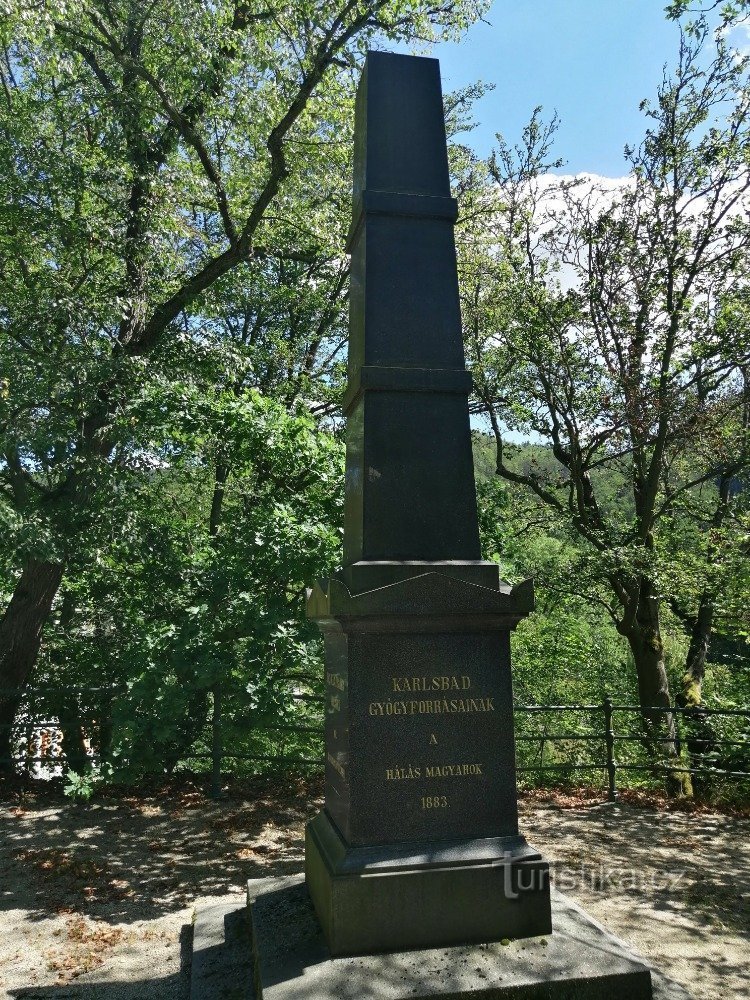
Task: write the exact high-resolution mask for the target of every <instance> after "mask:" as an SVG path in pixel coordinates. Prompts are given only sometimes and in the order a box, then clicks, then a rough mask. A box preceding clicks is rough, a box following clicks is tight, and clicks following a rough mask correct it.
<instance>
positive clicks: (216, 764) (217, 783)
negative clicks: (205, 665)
mask: <svg viewBox="0 0 750 1000" xmlns="http://www.w3.org/2000/svg"><path fill="white" fill-rule="evenodd" d="M213 696H214V711H213V715H212V716H211V761H212V767H211V798H212V799H219V798H221V758H222V750H223V746H222V739H221V684H220V683H219V682H218V681H217V682H216V684H214V686H213Z"/></svg>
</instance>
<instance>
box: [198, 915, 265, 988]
mask: <svg viewBox="0 0 750 1000" xmlns="http://www.w3.org/2000/svg"><path fill="white" fill-rule="evenodd" d="M190 1000H255V991H254V989H253V963H252V953H251V948H250V934H249V927H248V913H247V906H246V905H244V904H243V903H242V902H238V900H237V896H236V895H235V896H230V897H228V898H227V900H226V902H222V903H213V904H211V905H207V906H201V907H199V908H198V910H197V912H196V915H195V923H194V925H193V957H192V963H191V966H190Z"/></svg>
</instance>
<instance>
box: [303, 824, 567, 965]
mask: <svg viewBox="0 0 750 1000" xmlns="http://www.w3.org/2000/svg"><path fill="white" fill-rule="evenodd" d="M305 881H306V883H307V888H308V891H309V893H310V896H311V898H312V901H313V905H314V907H315V912H316V913H317V916H318V920H319V921H320V923H321V926H322V928H323V933H324V934H325V938H326V942H327V944H328V949H329V951H330V952H331V954H332V955H335V956H339V955H361V954H363V953H366V954H373V953H374V952H380V951H409V950H411V949H414V948H436V947H451V946H452V945H455V944H468V943H470V942H477V943H480V942H482V943H483V942H486V941H501V940H502V939H503V938H522V937H523V938H526V937H537V936H539V935H542V934H549V933H550V931H551V929H552V925H551V922H550V920H551V918H550V885H549V865H548V864H547V862H546V861H545V860H544V859H543V858H542V856H541V855H540V854H539V853H538V852H537V851H535V850H534V849H533V848H532V847H530V846H529V845H528V844H527V843H526V841H525V839H524V838H523V837H521V836H518V835H516V836H512V837H497V838H491V839H483V840H464V841H452V842H445V843H441V844H436V843H421V844H420V843H404V844H394V845H384V846H379V847H351V846H349V845H347V844H346V843H345V842H344V841H343V839H342V838H341V836H340V834H339V833H338V831H337V830H336V827H335V826H334V824H333V823H332V822H331V820H330V819H329V818H328V815H327V813H326V812H325V811H324V812H321V813H318V815H317V816H316V817H315V818H314V819H313V820H311V821H310V822H309V823H308V824H307V828H306V830H305Z"/></svg>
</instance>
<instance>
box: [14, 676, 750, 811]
mask: <svg viewBox="0 0 750 1000" xmlns="http://www.w3.org/2000/svg"><path fill="white" fill-rule="evenodd" d="M75 691H78V692H79V693H80V694H81V695H83V696H87V698H88V700H89V703H90V704H91V699H90V696H92V695H97V696H103V699H102V701H101V704H106V705H107V706H108V707H111V705H112V702H113V700H114V699H115V698H126V697H127V692H125V691H124V690H123V689H122V688H83V687H82V688H78V689H71V688H66V689H65V693H66V694H67V695H68V696H70V695H71V693H74V692H75ZM0 693H5V692H0ZM53 693H54V689H53V688H44V689H27V690H26V691H25V692H23V704H24V705H25V706H26V714H25V717H24V715H23V709H22V712H21V717H20V718H19V719H18V720H17V722H16V724H15V727H14V729H15V732H16V734H17V736H18V735H20V736H21V741H20V742H22V743H23V745H24V746H25V752H23V751H21V750H20V749H19V752H18V753H17V754H15V755H14V756H13V761H14V764H15V765H16V767H17V768H18V767H19V766H20V768H21V769H25V770H26V771H27V772H28V771H29V769H30V765H31V764H43V765H46V766H47V767H48V768H49V767H50V766H51V767H54V768H57V769H58V770H59V769H63V770H64V767H65V763H66V762H65V750H64V744H63V743H62V741H61V738H60V736H61V733H62V729H63V728H64V727H63V724H62V723H61V721H60V720H59V719H56V718H54V717H53V718H33V717H32V715H31V714H29V709H30V706H32V705H33V704H34V701H35V696H39V695H44V696H45V700H46V701H47V702H49V696H50V695H51V694H53ZM15 694H18V692H15ZM211 694H212V708H211V713H210V718H208V719H207V720H206V727H205V729H204V731H203V732H202V733H201V734H199V735H198V737H197V738H196V740H195V741H194V743H193V744H192V746H191V748H190V749H189V750H187V751H186V752H185V755H184V758H183V764H184V765H185V766H188V767H195V765H198V768H199V769H202V770H208V769H209V768H210V772H211V775H212V782H211V783H212V792H213V794H214V795H218V794H219V792H220V788H221V783H222V778H223V776H224V775H227V774H233V773H235V772H236V771H237V770H238V769H239V768H241V766H242V764H243V762H247V763H248V764H250V765H251V766H253V765H258V768H259V769H260V768H261V767H265V768H268V767H271V768H276V769H284V770H288V769H303V770H313V771H316V770H317V771H321V770H322V768H323V757H324V755H323V743H322V740H323V722H322V718H321V717H319V716H317V717H313V718H310V716H309V710H310V707H311V705H313V706H315V705H318V704H322V702H323V698H322V697H321V696H319V695H317V694H314V693H307V692H302V691H299V690H297V691H296V692H293V693H290V694H289V698H290V701H291V702H292V703H293V704H297V705H301V706H305V709H306V712H307V713H308V714H306V716H305V717H304V719H302V718H301V719H300V721H299V722H294V721H278V722H267V721H266V722H263V721H258V720H254V719H252V718H250V717H246V716H243V714H242V713H239V714H238V713H237V712H232V711H231V710H230V711H229V712H228V711H227V706H226V700H227V699H226V692H223V691H222V689H221V687H220V686H219V685H215V686H214V687H213V688H212V690H211ZM84 700H85V699H84ZM647 711H648V713H649V715H651V716H658V715H659V714H668V715H669V716H670V717H671V720H672V723H673V727H674V736H673V737H670V739H669V742H670V743H671V744H673V745H674V746H675V747H676V751H677V755H676V756H673V757H671V758H670V759H666V758H663V757H662V758H661V759H659V757H658V756H657V757H655V756H654V751H653V746H654V744H658V743H664V742H665V738H664V736H663V735H654V736H652V737H651V739H650V740H649V736H648V734H647V733H646V732H645V731H644V730H643V728H642V718H643V712H644V709H643V708H642V707H641V706H639V705H628V704H617V703H614V702H613V701H612V700H611V699H610V698H609V697H605V698H604V699H603V700H602V701H601V702H600V703H593V704H586V705H580V704H577V705H515V706H514V717H515V730H516V737H515V738H516V744H517V753H516V758H517V767H516V770H517V772H518V775H519V777H520V778H521V780H522V781H523V780H524V778H525V777H526V776H532V775H534V776H537V777H541V778H545V777H546V778H549V779H553V780H554V781H556V782H557V783H560V781H565V780H569V779H570V778H571V777H572V776H573V775H574V774H578V773H580V774H586V773H588V774H592V775H593V774H596V773H597V772H598V773H600V774H601V776H602V779H603V784H604V785H605V787H606V789H607V794H608V797H609V799H610V800H612V801H614V800H615V799H616V798H617V792H618V775H620V774H627V773H641V774H646V775H652V776H659V775H666V774H669V773H680V772H683V773H688V774H690V775H692V776H696V777H705V778H715V779H728V780H731V781H741V780H750V709H722V708H703V707H700V708H681V707H679V706H676V707H671V708H667V707H665V706H653V707H651V708H648V709H647ZM633 719H635V722H636V726H637V727H638V731H633V729H632V728H630V729H626V730H625V731H623V722H626V721H627V720H633ZM551 720H555V722H554V725H553V727H552V730H551V731H550V729H549V726H550V722H551ZM709 720H714V721H718V720H721V721H722V722H723V723H724V724H725V727H726V724H730V733H729V734H728V735H729V738H727V734H722V733H717V732H716V731H715V730H711V729H710V727H707V724H708V722H709ZM77 721H78V723H79V724H80V725H82V726H83V727H84V729H85V727H86V725H87V724H88V725H90V726H91V727H92V728H93V727H94V725H95V726H97V727H101V726H102V724H103V723H104V724H107V723H111V721H112V720H111V718H104V717H103V715H102V712H101V710H98V711H96V712H95V714H93V715H92V714H90V713H86V712H83V711H79V713H78V715H77ZM534 723H536V728H534V729H533V731H532V727H533V724H534ZM561 727H563V728H561ZM731 730H733V731H731ZM34 733H42V734H43V733H47V736H48V737H49V738H48V739H47V742H46V744H45V747H46V749H45V752H43V753H32V752H30V749H31V748H32V747H36V748H38V747H39V746H40V742H39V740H34V739H33V736H32V734H34ZM292 736H294V737H295V740H294V743H295V745H296V749H295V748H292V749H291V750H290V749H289V747H288V746H287V738H289V737H292ZM251 737H253V738H255V737H263V738H264V741H265V742H266V743H268V742H269V741H270V742H273V743H274V744H275V745H274V747H273V748H269V747H267V746H264V747H253V746H252V745H250V746H248V739H249V738H251ZM300 737H304V742H305V744H306V746H305V751H306V752H302V753H300V752H299V742H300V739H299V738H300ZM16 742H17V743H18V742H19V740H18V738H17V741H16ZM233 743H235V744H236V745H232V744H233ZM250 743H251V744H252V739H250ZM649 743H650V748H649ZM228 744H229V745H228ZM582 750H586V751H588V752H587V753H585V754H584V753H582ZM89 756H90V758H91V760H92V762H94V761H97V760H98V759H99V755H98V753H97V752H96V750H95V749H94V748H92V750H91V752H90V754H89ZM230 762H231V766H227V765H229V764H230ZM733 762H734V763H733ZM722 765H723V766H722Z"/></svg>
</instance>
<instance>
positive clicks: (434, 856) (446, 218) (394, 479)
mask: <svg viewBox="0 0 750 1000" xmlns="http://www.w3.org/2000/svg"><path fill="white" fill-rule="evenodd" d="M355 137H356V138H355V146H356V149H355V170H354V205H353V219H352V228H351V232H350V236H349V248H350V250H351V253H352V280H351V308H350V341H349V386H348V390H347V394H346V397H345V400H344V412H345V413H346V415H347V466H346V497H345V518H344V566H343V568H342V569H341V570H340V571H339V572H338V573H336V574H335V575H334V576H333V577H332V578H331V579H330V580H326V581H320V582H319V583H318V584H317V585H316V586H315V587H314V588H312V590H311V591H310V592H309V593H308V605H307V610H308V615H309V616H310V617H311V618H314V619H316V620H317V621H318V623H319V624H320V627H321V630H322V632H323V636H324V641H325V659H326V723H325V738H326V793H325V813H324V814H323V815H321V816H320V817H318V819H317V820H316V821H315V822H314V823H313V824H311V826H310V829H309V830H308V838H307V851H306V871H307V877H308V883H309V889H310V892H311V894H312V896H313V899H314V902H315V906H316V909H317V911H318V914H319V917H320V919H321V921H322V924H323V928H324V930H325V933H326V934H327V936H328V944H329V947H330V949H331V951H332V952H333V953H334V954H348V953H352V952H354V951H363V950H368V949H369V950H373V951H377V950H383V949H385V948H393V949H396V950H401V949H405V948H409V947H414V948H416V947H422V946H424V945H426V944H439V943H451V944H452V943H456V942H458V941H464V942H468V941H477V940H489V939H497V938H498V937H503V936H505V935H514V936H518V935H520V934H527V935H531V934H535V933H536V934H538V933H542V932H545V931H547V930H549V922H550V907H549V887H548V880H547V875H548V867H547V865H546V863H545V862H544V861H543V860H542V859H541V858H540V857H539V855H538V854H537V853H536V852H534V851H532V850H531V849H530V848H529V847H528V845H527V844H526V843H525V841H523V838H520V837H519V834H518V818H517V809H516V776H515V746H514V739H513V711H512V688H511V677H510V645H509V633H510V630H511V629H513V628H514V627H515V626H516V625H517V624H518V622H519V621H520V620H521V619H522V618H523V617H524V616H525V615H527V614H528V613H529V612H530V611H531V610H532V609H533V606H534V594H533V586H532V584H531V582H530V581H529V582H527V583H526V584H522V585H521V586H518V587H510V586H509V585H508V584H506V583H504V582H503V581H502V580H501V579H500V573H499V568H498V567H497V566H496V565H495V564H493V563H489V562H483V561H482V560H481V559H480V550H479V533H478V526H477V508H476V495H475V489H474V472H473V462H472V448H471V434H470V429H469V410H468V393H469V391H470V388H471V379H470V377H469V374H468V373H467V371H466V368H465V363H464V354H463V344H462V336H461V317H460V311H459V297H458V279H457V273H456V255H455V246H454V240H453V225H454V222H455V219H456V203H455V201H454V200H453V199H452V197H451V193H450V182H449V176H448V160H447V149H446V142H445V127H444V122H443V106H442V96H441V89H440V73H439V67H438V63H437V62H436V61H435V60H433V59H420V58H414V57H411V56H400V55H392V54H389V53H379V52H373V53H370V54H369V55H368V57H367V63H366V67H365V72H364V74H363V77H362V80H361V82H360V87H359V90H358V96H357V111H356V127H355ZM462 842H463V843H462ZM479 843H481V845H482V846H481V849H480V851H479V855H477V844H479ZM370 848H377V849H378V851H377V857H376V858H375V859H373V856H370V855H368V853H367V852H368V850H369V849H370ZM446 852H450V853H451V857H452V860H451V862H450V864H446V863H445V857H446V856H447V855H446ZM416 857H419V859H420V860H419V861H418V862H414V861H413V859H414V858H416ZM409 858H411V859H412V861H409V860H408V859H409ZM440 859H442V860H440ZM373 865H374V866H375V867H373ZM529 873H530V874H532V875H533V876H534V884H533V887H529V888H528V889H527V888H524V887H523V885H522V883H523V879H522V877H521V876H522V875H523V874H529ZM506 875H507V876H508V877H509V879H510V881H511V882H512V883H514V884H515V883H517V884H518V886H519V888H520V892H519V893H518V894H517V895H515V896H513V897H502V900H503V901H502V903H500V902H499V900H500V898H501V893H502V888H503V885H504V881H505V878H506ZM514 880H515V882H514ZM448 901H450V904H451V905H450V906H447V905H446V903H447V902H448ZM493 901H494V903H493ZM485 904H487V905H486V906H485ZM491 904H492V905H491ZM425 911H428V916H426V917H425Z"/></svg>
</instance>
